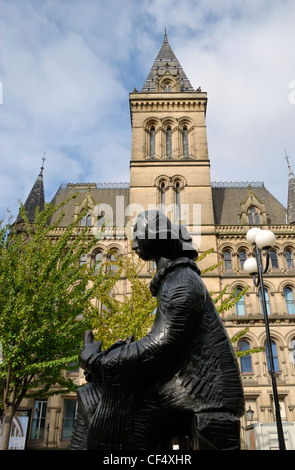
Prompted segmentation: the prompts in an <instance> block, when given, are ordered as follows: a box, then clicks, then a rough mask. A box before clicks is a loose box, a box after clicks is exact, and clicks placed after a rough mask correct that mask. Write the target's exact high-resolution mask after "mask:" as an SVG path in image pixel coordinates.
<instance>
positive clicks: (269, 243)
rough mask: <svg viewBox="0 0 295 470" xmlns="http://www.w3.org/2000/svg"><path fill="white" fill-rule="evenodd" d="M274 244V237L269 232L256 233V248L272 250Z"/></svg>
mask: <svg viewBox="0 0 295 470" xmlns="http://www.w3.org/2000/svg"><path fill="white" fill-rule="evenodd" d="M275 242H276V236H275V234H274V233H273V232H271V231H270V230H261V231H260V233H257V235H256V238H255V243H256V245H257V246H258V248H261V249H263V248H272V247H273V246H274V244H275Z"/></svg>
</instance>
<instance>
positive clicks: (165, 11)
mask: <svg viewBox="0 0 295 470" xmlns="http://www.w3.org/2000/svg"><path fill="white" fill-rule="evenodd" d="M294 23H295V2H294V0H247V1H244V0H243V1H240V0H224V1H221V0H182V1H181V2H179V0H140V1H138V0H107V1H104V0H0V31H1V33H0V94H1V96H0V99H1V104H0V120H1V121H0V159H1V160H0V162H1V171H0V219H1V218H3V217H4V216H5V213H6V210H7V209H10V211H11V212H12V214H14V213H17V211H18V207H19V201H21V202H23V203H24V202H25V200H26V198H27V196H28V194H29V191H30V189H31V187H32V185H33V184H34V182H35V180H36V178H37V176H38V173H39V171H40V167H41V165H42V157H43V156H44V155H45V158H46V160H45V165H44V168H45V169H44V185H45V197H46V201H48V202H49V201H51V199H52V198H53V196H54V195H55V193H56V191H57V190H58V188H59V187H60V185H61V184H62V183H70V182H71V183H78V182H84V183H86V182H128V181H129V162H130V158H131V124H130V112H129V93H131V92H132V91H133V89H134V88H137V89H138V90H140V89H141V87H142V86H143V84H144V82H145V79H146V78H147V76H148V73H149V70H150V68H151V67H152V65H153V62H154V60H155V58H156V56H157V54H158V52H159V50H160V48H161V45H162V43H163V38H164V30H165V28H166V30H167V35H168V41H169V43H170V46H171V48H172V49H173V51H174V53H175V55H176V57H177V58H178V60H179V62H180V64H181V66H182V67H183V69H184V71H185V73H186V75H187V76H188V78H189V80H190V82H191V84H192V86H193V87H194V88H195V89H197V88H198V87H201V89H202V91H206V92H207V95H208V106H207V117H206V124H207V138H208V148H209V158H210V163H211V180H212V181H250V182H251V181H263V182H264V184H265V186H266V188H267V189H268V190H269V191H271V192H272V193H273V194H274V196H275V197H276V198H277V199H278V200H279V201H280V202H281V203H282V204H283V205H284V206H286V204H287V187H288V167H287V162H286V159H285V152H286V153H287V155H288V156H289V161H290V164H291V167H292V169H293V170H294V172H295V134H294V130H295V127H294V123H295V48H294V46H295V28H294Z"/></svg>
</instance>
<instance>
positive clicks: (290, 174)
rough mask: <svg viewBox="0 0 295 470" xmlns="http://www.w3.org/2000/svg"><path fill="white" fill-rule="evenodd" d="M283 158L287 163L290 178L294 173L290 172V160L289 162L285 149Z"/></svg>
mask: <svg viewBox="0 0 295 470" xmlns="http://www.w3.org/2000/svg"><path fill="white" fill-rule="evenodd" d="M284 158H285V159H286V161H287V165H288V168H289V177H290V178H294V174H293V172H292V170H291V166H290V162H289V158H290V157H289V156H288V155H287V152H286V150H285V157H284Z"/></svg>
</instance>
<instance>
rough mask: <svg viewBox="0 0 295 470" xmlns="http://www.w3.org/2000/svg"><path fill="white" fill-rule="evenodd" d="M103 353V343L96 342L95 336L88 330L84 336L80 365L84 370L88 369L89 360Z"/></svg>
mask: <svg viewBox="0 0 295 470" xmlns="http://www.w3.org/2000/svg"><path fill="white" fill-rule="evenodd" d="M100 351H101V341H98V342H95V341H94V334H93V332H92V331H91V330H86V331H85V335H84V347H83V348H82V349H81V352H80V355H79V364H80V367H81V368H82V369H84V370H85V369H86V363H87V360H88V359H89V358H90V356H93V354H98V353H100Z"/></svg>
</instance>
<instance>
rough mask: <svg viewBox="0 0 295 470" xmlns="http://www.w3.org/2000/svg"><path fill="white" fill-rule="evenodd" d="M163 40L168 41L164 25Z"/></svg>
mask: <svg viewBox="0 0 295 470" xmlns="http://www.w3.org/2000/svg"><path fill="white" fill-rule="evenodd" d="M164 42H168V39H167V30H166V26H165V30H164Z"/></svg>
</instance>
